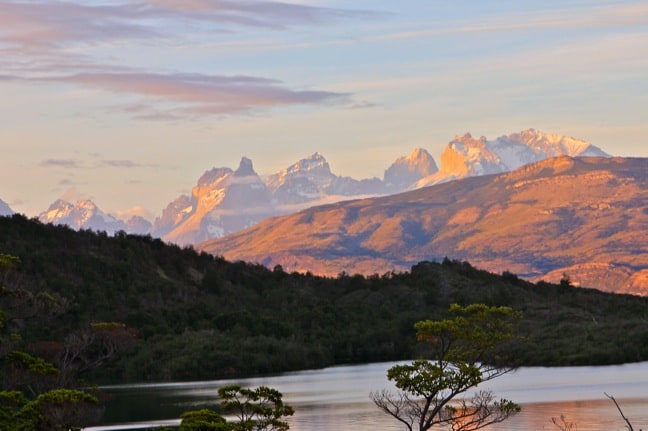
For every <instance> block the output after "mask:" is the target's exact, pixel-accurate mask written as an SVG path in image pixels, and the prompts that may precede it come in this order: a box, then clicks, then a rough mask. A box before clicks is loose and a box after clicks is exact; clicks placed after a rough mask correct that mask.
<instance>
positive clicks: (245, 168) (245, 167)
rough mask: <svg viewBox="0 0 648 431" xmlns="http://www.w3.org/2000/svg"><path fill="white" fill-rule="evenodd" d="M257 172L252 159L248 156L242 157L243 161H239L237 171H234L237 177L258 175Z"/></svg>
mask: <svg viewBox="0 0 648 431" xmlns="http://www.w3.org/2000/svg"><path fill="white" fill-rule="evenodd" d="M256 174H257V173H256V172H254V167H253V166H252V160H250V159H248V158H247V157H241V162H240V163H239V167H238V169H237V170H236V171H234V176H235V177H251V176H256Z"/></svg>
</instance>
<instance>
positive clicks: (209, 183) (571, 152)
mask: <svg viewBox="0 0 648 431" xmlns="http://www.w3.org/2000/svg"><path fill="white" fill-rule="evenodd" d="M558 155H567V156H571V157H578V156H603V157H606V156H608V154H606V153H605V152H603V151H601V150H600V149H599V148H597V147H595V146H593V145H591V144H589V143H587V142H585V141H582V140H579V139H575V138H571V137H565V136H561V135H555V134H549V133H543V132H540V131H537V130H534V129H528V130H524V131H522V132H519V133H513V134H510V135H506V136H501V137H499V138H497V139H495V140H493V141H489V140H488V139H486V138H485V137H483V136H482V137H480V138H474V137H473V136H472V135H470V134H469V133H467V134H465V135H463V136H456V137H455V138H454V139H453V140H452V141H450V142H449V143H448V145H447V147H446V148H445V151H444V152H443V153H442V154H441V158H440V162H441V163H440V167H438V166H437V164H436V162H435V160H434V158H433V157H432V156H431V155H430V154H429V153H428V152H427V151H426V150H425V149H422V148H416V149H415V150H413V151H412V152H411V153H410V154H409V155H407V156H403V157H399V158H398V159H396V160H395V161H394V163H392V164H391V165H390V166H389V168H387V169H386V170H385V172H384V175H383V179H382V180H381V179H379V178H369V179H363V180H357V179H354V178H351V177H342V176H338V175H335V174H334V173H333V172H332V171H331V167H330V166H329V163H328V162H327V161H326V159H325V158H324V156H323V155H322V154H320V153H314V154H311V155H310V156H308V157H306V158H303V159H301V160H299V161H298V162H296V163H294V164H292V165H290V166H288V167H287V168H285V169H282V170H281V171H280V172H278V173H276V174H274V175H271V176H269V177H268V178H267V179H266V180H265V181H264V180H263V179H262V178H261V177H259V175H257V173H256V172H255V171H254V167H253V163H252V161H251V160H250V159H248V158H246V157H243V158H242V159H241V162H240V164H239V167H238V168H237V169H236V170H235V171H234V170H232V169H230V168H228V167H220V168H213V169H210V170H208V171H206V172H205V173H204V174H203V175H202V176H200V178H199V179H198V181H197V183H196V185H195V186H194V187H193V189H192V191H191V195H181V196H179V197H178V198H176V199H175V200H174V201H173V202H171V203H169V204H168V205H167V207H166V208H164V210H163V211H162V213H161V215H160V216H159V217H157V218H156V219H155V220H154V222H153V224H152V225H151V223H150V222H148V221H147V220H146V218H147V215H146V214H144V213H142V212H141V211H139V212H138V211H136V210H137V207H136V208H132V209H130V210H126V211H123V212H120V213H117V217H113V216H112V215H109V214H106V213H104V212H102V211H100V210H99V209H98V208H97V207H96V205H95V204H94V203H92V202H91V201H90V200H87V199H85V200H84V199H79V197H78V196H76V198H73V197H67V198H66V197H63V198H62V199H60V200H59V201H57V202H55V203H54V204H52V206H50V208H49V209H48V210H47V211H45V212H44V213H42V214H41V215H40V216H39V218H40V219H41V220H42V221H44V222H52V223H59V224H67V225H69V226H71V227H73V228H77V229H79V228H83V229H93V230H102V231H106V232H110V233H113V232H115V231H117V230H125V231H127V232H129V233H136V234H148V233H150V234H151V235H152V236H154V237H158V238H163V239H164V240H166V241H169V242H174V243H177V244H181V245H186V244H194V243H197V242H200V241H205V240H207V239H212V238H217V237H221V236H225V235H228V234H230V233H234V232H237V231H239V230H242V229H245V228H247V227H250V226H252V225H254V224H256V223H258V222H259V221H261V220H263V219H264V218H268V217H272V216H277V215H284V214H287V213H290V212H296V211H300V210H302V209H305V208H307V207H311V206H315V205H321V204H329V203H334V202H339V201H342V200H348V199H359V198H366V197H373V196H379V195H385V194H394V193H400V192H403V191H405V190H408V189H414V188H419V187H423V186H426V185H431V184H437V183H441V182H447V181H450V180H453V179H458V178H464V177H470V176H478V175H487V174H495V173H501V172H507V171H510V170H513V169H516V168H518V167H520V166H522V165H526V164H529V163H533V162H537V161H540V160H544V159H546V158H548V157H553V156H558ZM71 201H76V202H77V203H76V204H71V203H70V202H71ZM2 203H3V202H2V201H0V214H2V211H5V212H7V209H6V208H8V207H6V208H5V207H3V206H2V205H1V204H2ZM5 206H6V204H5ZM3 208H4V209H3ZM9 211H11V210H9Z"/></svg>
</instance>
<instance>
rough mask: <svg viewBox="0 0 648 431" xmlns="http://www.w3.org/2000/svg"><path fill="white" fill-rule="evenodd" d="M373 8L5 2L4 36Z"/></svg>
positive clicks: (224, 27) (303, 20) (37, 42)
mask: <svg viewBox="0 0 648 431" xmlns="http://www.w3.org/2000/svg"><path fill="white" fill-rule="evenodd" d="M372 14H374V13H373V12H369V11H351V10H344V9H333V8H322V7H314V6H308V5H298V4H289V3H284V2H278V1H248V0H141V1H131V2H125V3H124V2H122V3H114V4H111V3H106V2H102V3H99V4H97V3H95V4H88V3H81V2H74V1H58V2H52V1H30V2H22V1H12V0H9V1H4V2H3V4H2V8H0V41H2V42H4V43H5V44H9V45H13V46H18V47H20V48H21V49H37V48H40V49H42V48H44V47H48V48H52V47H62V46H65V45H68V44H75V45H80V44H81V45H84V44H89V43H94V42H105V41H115V40H132V39H151V38H162V37H165V36H168V35H170V34H172V33H173V32H176V31H179V30H178V28H181V29H185V30H186V29H187V28H194V27H196V26H197V25H201V26H203V27H204V30H205V31H209V32H214V31H221V32H231V31H233V29H235V28H237V27H261V28H273V29H283V28H286V27H290V26H297V25H310V24H318V23H323V22H328V21H331V20H337V19H341V18H344V17H351V16H358V15H360V16H367V15H372Z"/></svg>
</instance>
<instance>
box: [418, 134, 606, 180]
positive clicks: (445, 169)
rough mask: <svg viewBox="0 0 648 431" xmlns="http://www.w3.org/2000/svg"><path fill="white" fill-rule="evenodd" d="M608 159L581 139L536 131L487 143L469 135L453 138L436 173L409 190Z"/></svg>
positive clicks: (506, 136)
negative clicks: (564, 159) (557, 160)
mask: <svg viewBox="0 0 648 431" xmlns="http://www.w3.org/2000/svg"><path fill="white" fill-rule="evenodd" d="M557 156H570V157H589V156H593V157H609V154H607V153H605V152H604V151H602V150H601V149H600V148H598V147H595V146H594V145H592V144H590V143H588V142H585V141H583V140H580V139H576V138H572V137H567V136H562V135H556V134H551V133H544V132H541V131H538V130H535V129H527V130H523V131H522V132H519V133H512V134H510V135H505V136H500V137H499V138H497V139H495V140H493V141H489V140H487V139H486V138H485V137H483V136H482V137H480V138H479V139H475V138H473V137H472V136H471V135H470V133H467V134H465V135H464V136H455V138H454V139H453V140H452V141H450V142H449V143H448V145H447V147H446V149H445V150H444V152H443V153H442V154H441V168H440V170H439V171H438V172H437V173H434V174H432V175H429V176H427V177H425V178H422V179H421V180H419V181H417V182H416V184H415V185H414V186H413V187H412V188H419V187H423V186H427V185H432V184H438V183H442V182H447V181H451V180H454V179H458V178H465V177H472V176H477V175H488V174H497V173H502V172H508V171H511V170H514V169H517V168H519V167H520V166H523V165H526V164H529V163H534V162H539V161H541V160H544V159H547V158H550V157H557Z"/></svg>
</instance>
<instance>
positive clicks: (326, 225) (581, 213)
mask: <svg viewBox="0 0 648 431" xmlns="http://www.w3.org/2000/svg"><path fill="white" fill-rule="evenodd" d="M647 208H648V159H646V158H602V157H596V158H589V157H586V158H574V157H567V156H561V157H557V158H551V159H546V160H543V161H540V162H536V163H533V164H530V165H525V166H523V167H521V168H518V169H517V170H515V171H512V172H508V173H503V174H496V175H485V176H474V177H470V178H465V179H462V180H457V181H451V182H446V183H443V184H437V185H434V186H431V187H425V188H421V189H418V190H414V191H409V192H406V193H400V194H396V195H391V196H385V197H378V198H371V199H360V200H355V201H350V202H341V203H336V204H331V205H324V206H319V207H313V208H309V209H306V210H303V211H300V212H298V213H295V214H292V215H287V216H283V217H277V218H273V219H269V220H265V221H263V222H262V223H259V224H257V225H256V226H254V227H251V228H249V229H247V230H245V231H242V232H238V233H235V234H232V235H229V236H227V237H225V238H220V239H214V240H210V241H207V242H205V243H202V244H198V245H197V247H198V248H200V249H201V250H204V251H207V252H210V253H214V254H217V255H222V256H224V257H225V258H227V259H231V260H245V261H250V262H258V263H261V264H264V265H267V266H269V267H272V266H274V265H281V266H282V267H283V268H284V269H285V270H288V271H293V270H295V271H304V272H305V271H310V272H312V273H314V274H326V275H337V274H338V273H339V272H341V271H345V272H346V273H349V274H353V273H362V274H373V273H378V274H382V273H384V272H385V271H389V270H395V271H402V270H407V269H408V268H409V267H411V265H413V264H415V263H417V262H419V261H423V260H434V259H436V260H441V259H443V258H444V257H445V256H448V257H450V258H452V259H461V260H467V261H469V262H471V263H472V264H474V265H475V266H477V267H479V268H484V269H487V270H490V271H493V272H503V271H510V272H513V273H515V274H519V275H521V276H524V277H526V278H531V279H536V280H537V279H545V280H548V281H558V280H559V279H560V278H561V277H562V274H563V272H564V273H567V274H568V275H569V276H570V278H571V280H572V281H573V282H574V283H577V284H580V285H583V286H588V287H596V288H599V289H603V290H609V291H615V292H628V293H640V294H646V293H648V248H647V244H648V210H647Z"/></svg>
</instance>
